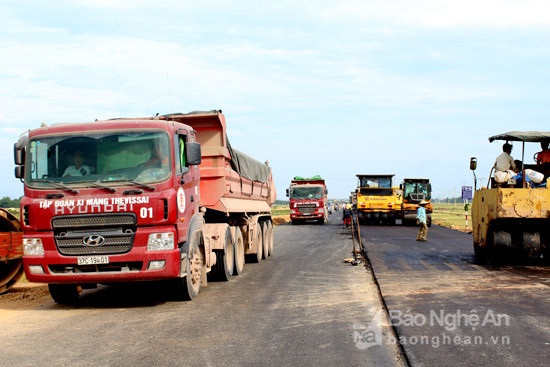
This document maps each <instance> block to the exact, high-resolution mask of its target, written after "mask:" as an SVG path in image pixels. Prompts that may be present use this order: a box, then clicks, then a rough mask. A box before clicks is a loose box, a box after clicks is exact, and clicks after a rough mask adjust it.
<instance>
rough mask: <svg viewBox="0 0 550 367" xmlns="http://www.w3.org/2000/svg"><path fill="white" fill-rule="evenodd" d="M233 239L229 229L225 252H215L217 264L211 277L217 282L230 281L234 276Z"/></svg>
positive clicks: (226, 235) (226, 232) (226, 236)
mask: <svg viewBox="0 0 550 367" xmlns="http://www.w3.org/2000/svg"><path fill="white" fill-rule="evenodd" d="M234 249H235V247H234V245H233V237H232V236H231V229H230V228H229V227H227V230H226V231H225V241H224V244H223V250H215V253H216V264H215V265H214V266H213V267H212V271H211V273H210V274H211V275H212V277H213V278H214V279H215V280H223V281H228V280H231V277H232V276H233V268H234V264H235V254H234V252H235V251H234Z"/></svg>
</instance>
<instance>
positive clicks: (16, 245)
mask: <svg viewBox="0 0 550 367" xmlns="http://www.w3.org/2000/svg"><path fill="white" fill-rule="evenodd" d="M22 241H23V232H21V223H20V222H19V220H17V218H16V217H15V216H14V215H13V214H11V213H10V212H8V211H7V210H5V209H1V208H0V293H3V292H5V291H7V290H8V289H9V288H10V287H11V286H13V285H14V284H15V283H16V282H17V281H18V280H19V279H20V278H21V276H22V275H23V242H22Z"/></svg>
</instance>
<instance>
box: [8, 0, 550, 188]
mask: <svg viewBox="0 0 550 367" xmlns="http://www.w3.org/2000/svg"><path fill="white" fill-rule="evenodd" d="M203 3H204V4H203ZM0 14H2V22H1V23H0V96H1V98H0V140H1V144H0V154H1V156H3V157H6V158H5V159H3V160H0V172H4V177H5V180H4V183H3V185H2V192H0V196H11V197H18V196H20V195H22V193H23V189H22V184H21V182H19V180H16V179H15V178H13V167H14V166H13V158H12V157H13V143H14V142H15V141H16V140H17V138H18V136H19V135H20V134H22V133H23V132H24V131H26V130H27V129H32V128H35V127H39V126H40V124H41V123H43V122H45V123H48V124H50V123H55V122H67V121H93V120H95V119H96V118H99V119H103V118H112V117H122V116H128V117H138V116H150V115H154V114H156V113H157V112H158V113H161V114H165V113H170V112H189V111H192V110H204V109H208V110H209V109H222V110H223V111H224V114H225V116H226V119H227V122H228V134H229V137H230V140H231V141H232V144H233V146H234V147H236V148H237V149H239V150H241V151H243V152H245V153H247V154H249V155H251V156H253V157H255V158H257V159H258V160H260V161H264V160H269V162H270V165H271V166H272V168H273V173H274V177H275V181H276V185H277V190H278V193H279V198H281V199H285V197H284V195H285V188H286V187H287V186H288V183H289V182H290V180H291V179H292V177H294V176H296V175H299V176H309V175H315V174H320V175H321V176H323V177H325V178H326V179H327V181H328V185H329V197H336V198H344V197H347V196H348V195H349V192H350V191H352V190H353V189H354V188H355V185H356V180H355V175H356V174H357V173H394V174H396V181H397V182H399V181H400V180H401V179H402V178H404V177H426V178H430V179H431V180H432V182H433V184H432V186H433V189H434V195H435V196H437V197H446V196H448V195H454V194H455V193H456V194H457V195H459V194H460V187H461V186H462V185H471V184H473V176H472V173H471V172H470V171H469V169H468V167H469V157H470V156H476V157H478V162H479V165H478V167H479V168H478V172H477V174H478V177H480V178H487V175H488V173H489V169H490V167H491V165H492V164H493V162H494V158H495V157H496V156H497V155H498V154H499V153H500V152H501V143H498V142H495V143H492V144H489V142H488V140H487V138H488V137H489V136H491V135H495V134H498V133H502V132H506V131H513V130H542V131H550V126H549V124H548V122H549V120H550V119H549V114H550V104H549V103H548V102H549V93H548V91H549V85H550V62H549V61H550V37H549V36H550V17H549V16H548V14H550V3H548V2H547V1H539V0H525V1H514V0H508V1H506V0H500V1H497V0H475V1H474V0H463V1H460V2H458V1H442V0H423V1H405V0H403V1H401V0H396V1H384V2H381V1H368V0H350V1H346V0H343V1H342V0H340V1H322V0H318V1H296V0H294V1H287V0H281V1H277V2H273V3H272V4H261V3H258V2H254V1H206V2H197V1H181V0H180V1H161V0H157V1H149V0H132V1H126V0H120V1H113V0H96V1H85V0H77V1H55V0H53V1H48V2H43V1H24V2H22V1H11V0H4V1H2V2H0ZM537 150H538V146H536V145H535V144H531V145H530V146H529V145H528V146H527V152H526V156H528V157H529V158H528V161H530V160H532V158H531V156H532V155H533V153H534V152H535V151H537ZM512 155H513V156H514V157H516V158H517V157H519V156H520V155H521V147H520V145H518V144H515V146H514V151H513V152H512Z"/></svg>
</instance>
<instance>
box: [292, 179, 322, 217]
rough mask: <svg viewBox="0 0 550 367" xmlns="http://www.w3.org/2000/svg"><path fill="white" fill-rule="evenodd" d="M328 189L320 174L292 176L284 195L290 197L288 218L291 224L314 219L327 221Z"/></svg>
mask: <svg viewBox="0 0 550 367" xmlns="http://www.w3.org/2000/svg"><path fill="white" fill-rule="evenodd" d="M327 194H328V190H327V187H326V185H325V180H324V179H322V178H321V177H320V176H314V177H310V178H303V177H300V176H296V177H294V180H292V181H291V182H290V187H289V188H288V189H287V190H286V196H288V197H289V199H290V204H289V205H290V220H291V222H292V224H299V223H303V222H304V221H309V220H315V221H316V222H317V223H319V224H325V223H326V222H327V221H328V208H327Z"/></svg>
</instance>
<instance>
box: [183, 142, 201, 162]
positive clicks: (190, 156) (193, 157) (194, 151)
mask: <svg viewBox="0 0 550 367" xmlns="http://www.w3.org/2000/svg"><path fill="white" fill-rule="evenodd" d="M185 156H186V157H187V164H188V165H190V166H196V165H198V164H201V162H202V158H201V145H200V144H199V143H187V144H185Z"/></svg>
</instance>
